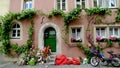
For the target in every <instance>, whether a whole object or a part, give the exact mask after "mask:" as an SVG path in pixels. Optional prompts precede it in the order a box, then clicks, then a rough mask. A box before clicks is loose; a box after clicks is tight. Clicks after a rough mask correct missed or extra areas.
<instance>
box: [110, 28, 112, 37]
mask: <svg viewBox="0 0 120 68" xmlns="http://www.w3.org/2000/svg"><path fill="white" fill-rule="evenodd" d="M112 35H113V28H110V36H112Z"/></svg>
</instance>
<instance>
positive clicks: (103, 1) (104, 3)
mask: <svg viewBox="0 0 120 68" xmlns="http://www.w3.org/2000/svg"><path fill="white" fill-rule="evenodd" d="M106 1H107V0H102V6H99V0H97V6H94V0H92V5H93V7H100V8H106V7H107V8H117V2H118V0H115V7H111V6H107V2H106ZM110 3H111V0H110V1H109V5H110Z"/></svg>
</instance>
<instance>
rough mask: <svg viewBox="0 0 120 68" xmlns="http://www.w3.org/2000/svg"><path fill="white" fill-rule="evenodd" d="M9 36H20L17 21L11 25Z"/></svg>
mask: <svg viewBox="0 0 120 68" xmlns="http://www.w3.org/2000/svg"><path fill="white" fill-rule="evenodd" d="M11 38H20V25H19V24H17V23H16V24H14V25H13V27H12V31H11Z"/></svg>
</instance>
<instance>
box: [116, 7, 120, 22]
mask: <svg viewBox="0 0 120 68" xmlns="http://www.w3.org/2000/svg"><path fill="white" fill-rule="evenodd" d="M115 19H116V22H120V7H119V8H118V13H117V16H116V18H115Z"/></svg>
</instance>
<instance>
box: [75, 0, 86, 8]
mask: <svg viewBox="0 0 120 68" xmlns="http://www.w3.org/2000/svg"><path fill="white" fill-rule="evenodd" d="M84 1H85V8H87V0H84ZM82 2H83V1H82V0H80V4H79V5H80V8H82V9H85V8H83V7H82ZM75 8H77V0H75Z"/></svg>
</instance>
